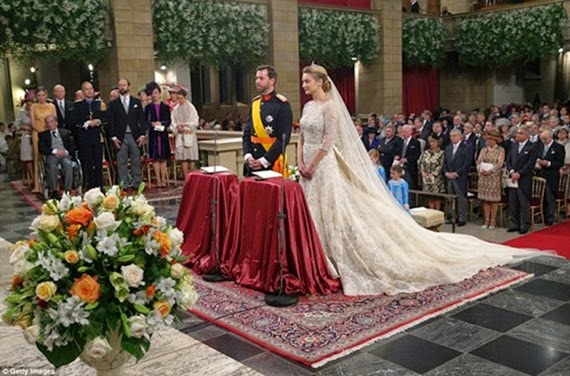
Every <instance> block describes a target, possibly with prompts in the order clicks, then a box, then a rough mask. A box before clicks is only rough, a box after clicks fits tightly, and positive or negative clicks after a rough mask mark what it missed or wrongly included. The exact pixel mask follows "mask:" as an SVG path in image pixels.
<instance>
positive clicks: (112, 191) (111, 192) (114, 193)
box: [107, 185, 121, 197]
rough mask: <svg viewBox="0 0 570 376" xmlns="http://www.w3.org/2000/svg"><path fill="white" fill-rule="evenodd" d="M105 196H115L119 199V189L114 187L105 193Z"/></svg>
mask: <svg viewBox="0 0 570 376" xmlns="http://www.w3.org/2000/svg"><path fill="white" fill-rule="evenodd" d="M107 196H117V197H121V188H119V186H118V185H114V186H112V187H111V188H109V190H108V191H107Z"/></svg>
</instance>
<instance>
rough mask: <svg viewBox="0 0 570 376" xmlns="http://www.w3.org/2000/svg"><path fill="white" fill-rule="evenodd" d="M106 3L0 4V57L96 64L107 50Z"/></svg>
mask: <svg viewBox="0 0 570 376" xmlns="http://www.w3.org/2000/svg"><path fill="white" fill-rule="evenodd" d="M107 14H108V7H107V1H106V0H51V1H44V0H18V1H2V2H0V54H5V53H8V52H9V53H10V54H11V55H12V56H13V57H15V58H16V59H19V60H26V59H32V60H34V61H35V60H50V61H61V60H72V61H80V62H89V63H93V64H94V63H96V62H98V61H99V60H101V59H102V58H103V57H104V52H105V50H106V48H107V44H106V40H105V29H106V27H107V23H106V16H107Z"/></svg>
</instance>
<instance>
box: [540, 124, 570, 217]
mask: <svg viewBox="0 0 570 376" xmlns="http://www.w3.org/2000/svg"><path fill="white" fill-rule="evenodd" d="M540 141H541V142H540V144H538V145H537V155H538V159H537V160H536V164H535V168H536V171H537V175H539V176H541V177H543V178H544V179H546V190H545V192H544V221H545V223H544V224H545V225H547V226H551V225H552V224H553V223H554V211H555V209H556V192H557V191H558V182H559V180H560V168H562V166H564V158H565V156H566V151H565V150H564V146H562V145H560V144H559V143H557V142H554V138H553V135H552V130H551V129H543V130H542V131H541V132H540Z"/></svg>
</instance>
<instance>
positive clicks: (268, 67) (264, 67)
mask: <svg viewBox="0 0 570 376" xmlns="http://www.w3.org/2000/svg"><path fill="white" fill-rule="evenodd" d="M262 70H266V71H267V77H269V78H273V79H275V81H277V71H276V70H275V68H274V67H273V66H271V65H260V66H259V67H257V69H256V70H255V71H256V72H257V71H262Z"/></svg>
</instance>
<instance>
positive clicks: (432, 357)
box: [0, 175, 570, 376]
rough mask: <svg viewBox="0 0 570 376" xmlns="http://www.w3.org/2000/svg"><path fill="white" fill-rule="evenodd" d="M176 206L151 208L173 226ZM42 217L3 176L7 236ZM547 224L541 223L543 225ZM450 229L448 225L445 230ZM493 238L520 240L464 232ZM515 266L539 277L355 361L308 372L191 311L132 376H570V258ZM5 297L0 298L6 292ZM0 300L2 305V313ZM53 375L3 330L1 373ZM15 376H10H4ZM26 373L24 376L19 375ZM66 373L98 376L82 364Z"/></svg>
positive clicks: (2, 265)
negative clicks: (32, 370)
mask: <svg viewBox="0 0 570 376" xmlns="http://www.w3.org/2000/svg"><path fill="white" fill-rule="evenodd" d="M178 204H179V200H176V199H175V200H163V201H159V202H154V203H153V205H154V206H155V207H156V210H157V212H158V213H159V214H161V215H163V216H164V217H166V218H168V219H169V220H170V221H172V222H174V221H175V219H176V215H177V212H178ZM36 215H37V213H36V211H35V209H33V208H31V207H29V206H28V204H26V202H25V201H24V200H23V199H22V198H21V196H19V195H18V194H17V193H16V192H15V191H13V190H12V188H11V186H10V184H9V182H7V181H6V176H5V175H0V237H1V238H4V239H6V240H7V241H10V242H13V241H16V240H18V239H21V238H23V237H26V236H27V235H28V233H29V230H28V229H27V228H28V226H29V224H30V223H31V221H32V219H33V218H34V217H35V216H36ZM538 228H540V227H538ZM442 230H443V231H450V230H451V226H444V228H443V229H442ZM457 232H460V233H467V234H471V235H475V236H478V237H481V238H483V239H486V240H490V241H495V242H502V241H505V240H508V239H510V238H512V237H514V236H513V235H512V234H508V233H507V232H506V231H505V229H495V230H483V229H481V228H480V227H479V223H478V222H477V223H475V220H474V223H469V224H468V225H467V226H465V227H461V228H458V231H457ZM7 257H8V255H7V248H6V245H5V244H4V245H3V244H1V243H0V286H1V287H2V289H5V286H6V283H7V280H9V278H10V269H9V266H8V265H7ZM516 268H518V269H521V270H525V271H529V272H532V273H534V274H535V277H534V278H533V279H531V280H529V281H527V282H525V283H524V284H522V285H518V286H514V287H513V288H510V289H507V290H503V291H500V292H498V293H496V294H494V295H491V296H489V297H486V298H483V299H481V300H479V301H475V302H471V303H468V304H467V305H465V306H462V307H460V308H458V309H456V310H454V311H451V312H448V313H446V314H444V315H442V316H439V317H436V318H434V319H431V320H429V321H427V322H425V323H422V324H420V325H418V326H416V327H413V328H411V329H408V330H406V331H404V332H402V333H399V334H397V335H396V336H394V337H391V338H388V339H386V340H382V341H379V342H377V343H374V344H372V345H369V346H367V347H365V348H363V349H361V350H359V351H356V352H354V353H352V354H351V355H349V356H347V357H344V358H342V359H338V360H335V361H332V362H330V363H328V364H326V365H325V366H323V367H322V368H319V369H311V368H308V367H305V366H303V365H301V364H298V363H295V362H292V361H289V360H287V359H285V358H283V357H280V356H278V355H275V354H273V353H271V352H269V351H268V350H266V349H264V348H261V347H259V346H257V345H255V344H253V343H251V342H249V341H247V340H245V339H243V338H241V337H238V336H236V335H234V334H232V333H230V332H228V331H226V330H225V329H222V328H219V327H217V326H215V325H212V324H210V323H209V322H206V321H204V320H202V319H200V318H198V317H196V316H194V315H192V314H186V315H185V317H184V319H183V320H182V322H180V323H179V324H178V325H177V327H176V329H169V330H165V331H164V332H160V333H158V335H157V336H155V338H153V345H152V347H151V351H150V352H149V354H147V357H145V358H144V359H143V361H142V362H140V363H138V364H136V365H135V364H131V365H129V367H128V368H127V373H128V374H132V375H139V374H151V375H154V374H156V375H212V376H214V375H254V374H263V375H485V376H487V375H501V376H503V375H505V376H508V375H548V376H553V375H560V376H562V375H570V261H568V260H563V259H556V258H552V257H549V256H540V257H537V258H534V259H532V260H530V261H526V262H524V263H522V264H520V265H518V266H516ZM0 296H1V295H0ZM2 306H3V305H2V304H1V303H0V309H1V308H2ZM10 367H12V368H13V369H30V368H36V369H37V368H42V369H50V368H49V365H48V363H47V361H45V360H44V359H43V358H42V357H41V355H40V354H39V353H38V351H37V350H35V349H34V348H32V347H31V346H29V345H27V343H26V342H25V341H24V340H23V338H22V336H21V334H20V333H19V329H14V328H8V327H5V326H1V324H0V373H2V374H9V370H7V368H10ZM7 371H8V372H7ZM22 374H24V373H22ZM57 374H60V375H80V374H81V375H92V374H94V373H93V372H92V370H90V369H88V368H86V367H85V366H83V365H82V364H81V363H79V362H76V363H73V364H72V365H70V366H68V367H65V368H62V369H60V370H58V372H57Z"/></svg>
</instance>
